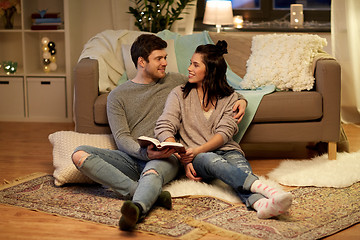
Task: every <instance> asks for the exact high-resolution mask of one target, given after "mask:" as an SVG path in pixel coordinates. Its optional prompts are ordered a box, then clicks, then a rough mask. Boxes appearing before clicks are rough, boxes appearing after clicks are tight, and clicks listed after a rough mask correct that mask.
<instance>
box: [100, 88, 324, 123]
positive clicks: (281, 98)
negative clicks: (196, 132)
mask: <svg viewBox="0 0 360 240" xmlns="http://www.w3.org/2000/svg"><path fill="white" fill-rule="evenodd" d="M107 95H108V93H106V94H101V95H100V96H99V97H98V98H97V99H96V101H95V104H94V114H95V123H97V124H108V119H107V115H106V98H107ZM321 117H322V96H321V94H320V93H319V92H315V91H306V92H291V91H290V92H274V93H272V94H268V95H265V96H264V97H263V99H262V100H261V102H260V105H259V108H258V109H257V112H256V114H255V117H254V119H253V122H258V123H261V122H299V121H310V120H316V119H320V118H321Z"/></svg>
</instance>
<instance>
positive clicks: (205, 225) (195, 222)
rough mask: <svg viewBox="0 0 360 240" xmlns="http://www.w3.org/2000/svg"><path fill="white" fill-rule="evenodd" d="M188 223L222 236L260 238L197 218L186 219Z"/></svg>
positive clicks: (249, 239)
mask: <svg viewBox="0 0 360 240" xmlns="http://www.w3.org/2000/svg"><path fill="white" fill-rule="evenodd" d="M186 223H187V224H189V225H190V226H192V227H196V228H199V229H202V230H203V231H207V232H208V233H212V234H215V235H218V236H221V237H228V238H231V239H236V240H256V239H259V238H255V237H252V236H248V235H244V234H241V233H237V232H232V231H229V230H226V229H223V228H220V227H217V226H214V225H212V224H210V223H205V222H202V221H198V220H195V219H188V220H187V221H186Z"/></svg>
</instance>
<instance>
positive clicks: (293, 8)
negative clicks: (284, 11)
mask: <svg viewBox="0 0 360 240" xmlns="http://www.w3.org/2000/svg"><path fill="white" fill-rule="evenodd" d="M303 24H304V13H303V5H302V4H291V5H290V25H291V26H292V27H295V28H298V27H302V26H303Z"/></svg>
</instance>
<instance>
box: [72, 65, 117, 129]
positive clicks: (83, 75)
mask: <svg viewBox="0 0 360 240" xmlns="http://www.w3.org/2000/svg"><path fill="white" fill-rule="evenodd" d="M98 96H99V67H98V61H97V60H94V59H89V58H84V59H81V60H80V62H78V64H77V65H76V67H75V69H74V120H75V131H77V132H82V133H94V134H95V133H97V134H102V133H110V131H109V129H108V126H101V125H97V124H95V120H94V103H95V100H96V98H97V97H98Z"/></svg>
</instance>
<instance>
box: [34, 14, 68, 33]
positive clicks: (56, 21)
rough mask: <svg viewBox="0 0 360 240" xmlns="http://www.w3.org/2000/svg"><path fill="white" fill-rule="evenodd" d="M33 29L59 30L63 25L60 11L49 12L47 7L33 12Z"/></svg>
mask: <svg viewBox="0 0 360 240" xmlns="http://www.w3.org/2000/svg"><path fill="white" fill-rule="evenodd" d="M31 21H32V25H31V30H57V29H60V28H61V27H62V20H61V17H60V13H47V9H46V10H45V9H44V10H38V12H37V13H33V14H31Z"/></svg>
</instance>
